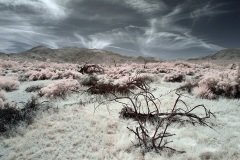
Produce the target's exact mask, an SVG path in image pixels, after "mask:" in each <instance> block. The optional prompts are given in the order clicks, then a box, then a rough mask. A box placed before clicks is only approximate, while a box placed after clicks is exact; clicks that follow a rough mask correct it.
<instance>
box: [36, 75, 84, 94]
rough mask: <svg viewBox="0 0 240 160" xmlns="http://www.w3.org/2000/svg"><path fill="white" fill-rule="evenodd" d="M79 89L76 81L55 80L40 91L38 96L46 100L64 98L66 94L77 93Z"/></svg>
mask: <svg viewBox="0 0 240 160" xmlns="http://www.w3.org/2000/svg"><path fill="white" fill-rule="evenodd" d="M79 88H80V84H79V82H78V81H77V80H73V79H63V80H57V81H55V82H53V83H52V84H49V85H48V86H47V87H44V88H42V89H41V90H40V94H41V95H44V96H45V97H48V98H57V97H61V98H65V97H66V96H67V95H68V94H70V93H72V92H73V91H77V90H79Z"/></svg>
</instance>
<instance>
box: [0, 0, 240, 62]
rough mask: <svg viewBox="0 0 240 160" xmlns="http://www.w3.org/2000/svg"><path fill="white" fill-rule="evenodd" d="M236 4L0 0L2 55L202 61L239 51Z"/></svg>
mask: <svg viewBox="0 0 240 160" xmlns="http://www.w3.org/2000/svg"><path fill="white" fill-rule="evenodd" d="M238 3H239V2H238V1H237V0H236V1H234V0H232V1H221V0H218V1H203V0H194V1H193V0H185V1H184V0H181V1H178V3H176V1H174V0H165V1H163V0H67V1H66V0H0V35H1V37H0V52H5V53H14V52H19V51H24V50H27V49H30V48H32V47H35V46H39V45H44V46H47V47H50V48H62V47H67V46H76V47H85V48H96V49H105V50H111V51H115V52H118V53H121V54H125V55H139V56H155V57H160V58H179V57H197V56H203V55H207V54H211V53H214V52H216V51H218V50H221V49H224V48H233V47H234V48H239V46H238V45H239V44H238V43H236V40H237V39H238V38H239V36H238V37H237V35H239V34H240V31H239V29H238V27H239V24H240V14H239V10H238V8H237V7H236V8H234V6H238ZM233 16H234V17H233ZM230 17H232V19H231V20H230V19H229V18H230ZM224 21H226V23H225V22H224Z"/></svg>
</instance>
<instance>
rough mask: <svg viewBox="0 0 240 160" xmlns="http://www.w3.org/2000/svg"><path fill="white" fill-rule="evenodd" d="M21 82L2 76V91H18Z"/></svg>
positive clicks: (0, 87) (0, 80)
mask: <svg viewBox="0 0 240 160" xmlns="http://www.w3.org/2000/svg"><path fill="white" fill-rule="evenodd" d="M19 86H20V82H19V81H18V80H16V78H15V77H2V76H0V89H3V90H5V91H12V90H16V89H18V88H19Z"/></svg>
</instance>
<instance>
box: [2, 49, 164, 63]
mask: <svg viewBox="0 0 240 160" xmlns="http://www.w3.org/2000/svg"><path fill="white" fill-rule="evenodd" d="M0 58H2V59H6V58H8V59H12V60H21V61H23V60H28V61H34V60H39V61H46V60H47V59H49V60H50V61H52V62H67V63H98V64H99V63H110V62H111V63H113V62H115V63H126V62H136V63H144V62H158V61H161V60H159V59H156V58H153V57H141V56H138V57H131V56H124V55H120V54H117V53H113V52H110V51H105V50H99V49H87V48H77V47H64V48H60V49H51V48H47V47H45V46H36V47H33V48H31V49H29V50H27V51H23V52H19V53H12V54H0Z"/></svg>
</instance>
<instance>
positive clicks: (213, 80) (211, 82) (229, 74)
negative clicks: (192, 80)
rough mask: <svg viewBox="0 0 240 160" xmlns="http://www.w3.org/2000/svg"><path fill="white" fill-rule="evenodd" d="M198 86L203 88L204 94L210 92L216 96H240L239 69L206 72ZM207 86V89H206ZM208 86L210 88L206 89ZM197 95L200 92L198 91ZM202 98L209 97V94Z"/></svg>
mask: <svg viewBox="0 0 240 160" xmlns="http://www.w3.org/2000/svg"><path fill="white" fill-rule="evenodd" d="M198 87H199V88H202V91H201V92H205V93H202V94H203V95H204V94H205V95H208V94H209V92H210V93H212V94H213V95H214V97H218V96H223V97H227V98H239V97H240V74H239V72H238V70H234V71H232V70H228V71H222V72H221V73H214V72H213V73H211V74H206V75H205V76H204V77H203V79H202V80H200V81H199V82H198ZM204 88H205V90H204ZM206 88H208V90H207V89H206ZM197 90H198V89H196V92H195V94H196V95H197V96H199V95H200V93H198V92H197ZM202 98H209V97H208V96H202Z"/></svg>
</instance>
